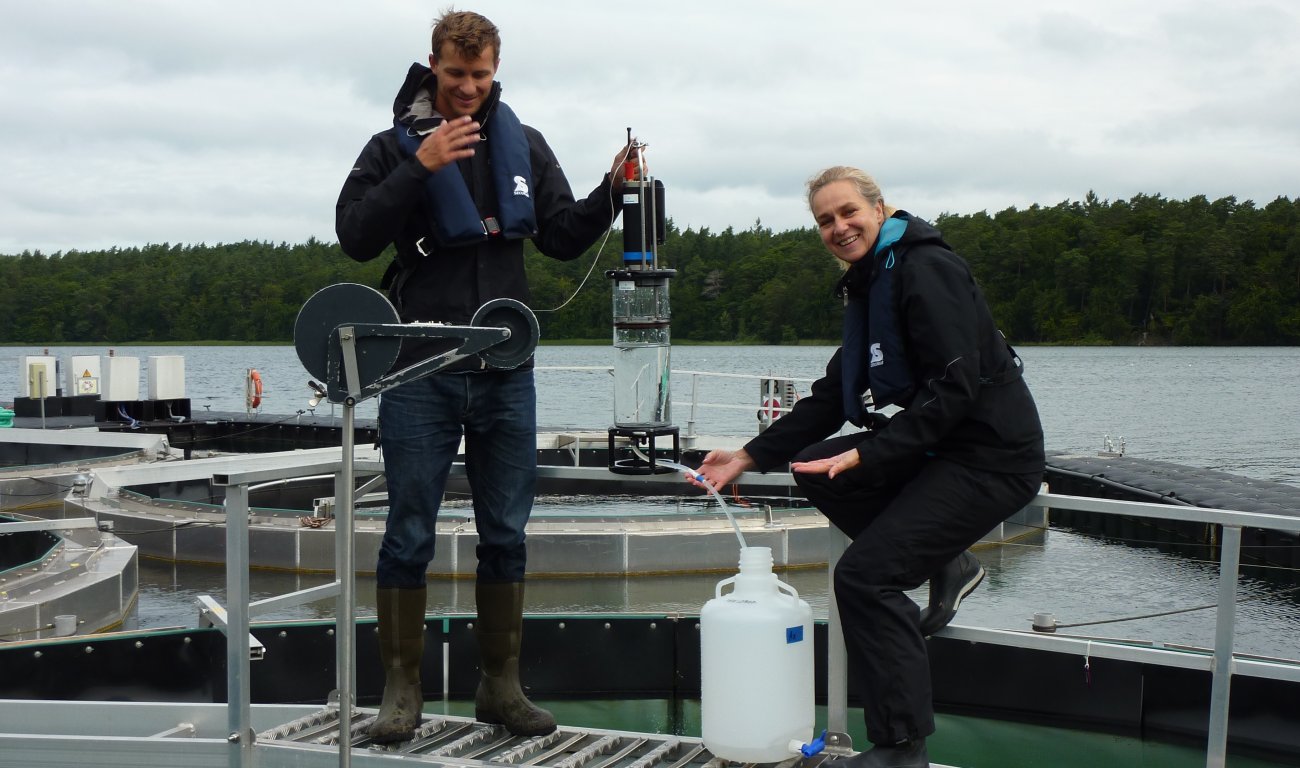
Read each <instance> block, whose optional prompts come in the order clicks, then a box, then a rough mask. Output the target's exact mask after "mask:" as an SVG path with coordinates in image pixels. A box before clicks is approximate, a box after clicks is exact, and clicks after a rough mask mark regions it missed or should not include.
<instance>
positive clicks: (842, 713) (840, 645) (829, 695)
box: [826, 525, 849, 748]
mask: <svg viewBox="0 0 1300 768" xmlns="http://www.w3.org/2000/svg"><path fill="white" fill-rule="evenodd" d="M826 532H827V534H828V535H829V536H830V539H829V541H828V543H827V558H826V578H827V582H828V585H827V586H828V588H827V590H826V594H827V601H826V603H827V607H826V611H827V616H826V730H827V732H828V734H847V733H848V732H849V729H848V723H849V655H848V650H847V649H846V648H845V645H844V630H843V628H842V627H841V626H840V609H839V604H838V603H837V602H836V601H835V565H836V563H838V562H839V560H840V555H842V554H844V550H846V549H848V546H849V537H848V536H845V535H844V534H843V533H842V532H841V531H840V529H839V528H836V527H835V526H833V525H831V526H827V528H826ZM827 738H830V737H829V735H828V737H827ZM837 746H842V747H846V748H847V747H848V746H849V745H848V744H842V745H837Z"/></svg>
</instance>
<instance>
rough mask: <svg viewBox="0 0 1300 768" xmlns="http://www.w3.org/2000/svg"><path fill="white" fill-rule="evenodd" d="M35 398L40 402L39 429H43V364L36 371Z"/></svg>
mask: <svg viewBox="0 0 1300 768" xmlns="http://www.w3.org/2000/svg"><path fill="white" fill-rule="evenodd" d="M36 389H37V392H36V398H37V399H38V400H40V403H41V429H45V366H41V368H40V370H38V371H37V372H36Z"/></svg>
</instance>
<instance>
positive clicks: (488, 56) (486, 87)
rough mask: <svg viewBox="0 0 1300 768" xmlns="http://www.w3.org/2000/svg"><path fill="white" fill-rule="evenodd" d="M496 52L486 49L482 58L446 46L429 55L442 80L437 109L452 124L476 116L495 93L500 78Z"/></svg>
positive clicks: (480, 53) (436, 101) (430, 66)
mask: <svg viewBox="0 0 1300 768" xmlns="http://www.w3.org/2000/svg"><path fill="white" fill-rule="evenodd" d="M496 54H497V52H496V49H495V48H493V47H490V46H489V47H485V48H483V49H482V50H481V51H479V54H478V56H467V55H465V54H464V53H463V52H461V51H460V50H459V49H457V48H456V46H455V44H453V43H451V42H446V43H443V44H442V51H441V52H440V53H438V54H432V53H431V54H429V68H430V69H432V70H433V74H434V75H436V76H437V78H438V92H437V93H436V94H434V98H433V106H434V108H435V109H437V110H438V112H439V113H440V114H441V115H442V116H443V117H445V118H447V119H448V120H454V119H455V118H458V117H464V116H466V115H469V116H473V115H474V113H476V112H478V110H479V107H481V106H483V102H484V101H485V100H486V99H487V96H488V92H489V91H491V89H492V78H494V77H496V74H497V58H496Z"/></svg>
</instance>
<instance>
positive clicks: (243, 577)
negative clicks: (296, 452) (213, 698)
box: [226, 485, 256, 768]
mask: <svg viewBox="0 0 1300 768" xmlns="http://www.w3.org/2000/svg"><path fill="white" fill-rule="evenodd" d="M248 597H249V596H248V486H247V485H234V486H230V487H228V488H226V606H227V608H226V711H227V725H228V730H229V733H230V735H229V737H228V738H229V741H230V752H229V763H230V766H231V768H247V767H248V766H251V765H252V764H253V740H254V739H255V738H256V737H255V735H254V734H253V727H252V720H253V718H252V704H251V701H252V691H251V688H252V671H251V669H250V668H249V664H250V660H249V656H248Z"/></svg>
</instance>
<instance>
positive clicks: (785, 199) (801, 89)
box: [0, 0, 1300, 253]
mask: <svg viewBox="0 0 1300 768" xmlns="http://www.w3.org/2000/svg"><path fill="white" fill-rule="evenodd" d="M445 5H446V3H445V2H444V3H438V2H407V1H405V0H366V1H365V2H347V3H343V2H337V3H335V2H328V3H327V2H298V1H293V2H282V1H281V0H258V1H257V2H252V1H247V0H221V2H207V1H203V0H190V1H186V2H182V1H181V0H174V1H171V2H162V1H159V0H112V1H111V2H89V1H78V0H71V1H69V2H17V1H16V0H0V98H2V99H3V109H2V110H0V253H17V252H21V251H23V250H25V249H32V250H35V249H40V250H42V251H45V252H47V253H48V252H53V251H60V250H69V249H83V250H84V249H92V248H103V247H109V246H114V245H117V246H132V245H143V244H145V243H161V242H171V243H177V242H182V243H198V242H207V243H216V242H231V241H240V240H270V241H275V242H280V241H287V242H290V243H297V242H302V241H304V240H306V239H307V238H308V237H312V236H314V237H316V238H319V239H321V240H326V241H334V240H335V239H336V238H335V235H334V202H335V199H336V196H337V194H338V190H339V186H340V185H341V183H342V181H343V179H344V176H345V175H346V173H347V171H348V169H349V168H351V166H352V161H353V159H354V158H355V157H356V155H357V153H358V152H359V151H360V149H361V147H362V146H363V145H364V144H365V142H366V140H367V138H368V137H369V136H370V135H371V134H372V133H375V132H377V131H379V130H381V129H383V128H385V127H387V126H388V125H390V124H391V119H392V114H391V109H392V106H391V105H392V100H393V96H394V94H395V93H396V90H397V88H398V86H399V85H400V83H401V81H402V77H403V75H404V73H405V71H406V68H407V67H408V66H409V64H410V63H411V62H412V61H416V60H419V61H424V60H425V59H426V57H427V53H428V45H429V43H428V36H429V28H430V26H431V23H432V21H433V18H434V17H435V16H436V15H437V13H438V10H439V9H440V8H442V7H444V6H445ZM458 7H461V8H466V9H470V10H477V11H479V12H481V13H484V14H485V15H487V16H488V17H489V18H491V19H492V20H493V21H494V22H495V23H496V24H497V25H498V26H499V27H500V28H501V33H502V37H503V44H502V51H501V67H500V69H499V71H498V73H497V76H498V80H499V81H500V82H501V84H502V86H503V89H504V91H503V96H504V99H505V100H506V101H507V102H508V103H510V104H511V106H512V107H514V109H515V111H516V112H517V113H518V114H519V115H520V117H521V119H523V121H524V122H526V123H529V124H531V125H533V126H535V127H537V128H538V129H539V130H541V131H542V132H543V133H544V134H545V135H546V137H547V139H548V141H549V142H550V144H551V146H552V147H553V148H554V149H555V152H556V154H557V155H558V156H559V158H560V160H561V162H562V163H563V165H564V168H565V171H566V173H567V174H568V177H569V181H570V183H571V184H572V185H573V187H574V190H575V192H577V193H578V194H579V195H583V194H585V193H586V192H587V191H589V190H590V189H591V188H592V187H593V186H594V185H595V184H596V182H597V181H598V179H599V176H600V174H601V173H603V172H604V170H606V169H607V168H608V167H609V164H610V161H611V159H612V157H613V154H614V152H615V151H616V149H617V148H618V147H619V146H620V144H621V142H622V140H623V138H624V135H625V128H626V127H627V126H631V127H632V129H633V132H634V133H635V134H636V135H637V136H638V137H639V138H641V139H642V140H644V141H647V142H649V145H650V147H649V149H648V151H647V158H648V159H649V161H650V163H651V166H652V170H653V172H654V174H655V175H656V176H657V177H658V178H660V179H661V180H663V182H664V184H665V185H666V186H667V194H668V197H667V209H668V214H669V216H671V217H672V219H673V220H674V221H675V222H676V223H677V225H678V226H680V227H682V228H686V227H693V228H697V229H698V228H700V227H709V228H710V229H712V230H714V231H718V230H721V229H723V228H725V227H728V226H731V227H734V228H736V229H737V230H744V229H748V228H750V227H751V226H752V225H753V224H754V222H755V221H756V220H761V221H762V223H763V225H764V226H768V227H771V228H773V229H776V230H785V229H790V228H794V227H801V226H805V225H808V224H810V217H809V215H808V212H807V208H806V205H805V203H804V201H803V184H804V182H805V181H806V180H807V178H808V177H809V176H810V175H812V174H813V173H814V172H815V171H817V170H820V169H821V168H823V167H825V166H827V165H833V164H841V163H842V164H849V165H857V166H859V167H862V168H864V169H865V170H867V171H868V172H870V173H872V174H874V175H875V176H876V177H877V179H878V180H879V182H880V183H881V186H882V187H883V189H884V191H885V196H886V199H887V200H888V201H889V202H891V203H893V204H895V205H898V206H900V207H903V208H906V209H908V210H910V211H912V212H913V213H915V214H917V215H920V216H923V217H925V218H931V219H932V218H933V217H935V216H937V215H938V214H940V213H943V212H951V213H973V212H977V211H981V210H987V211H989V212H996V211H998V210H1002V209H1003V208H1006V207H1008V206H1017V207H1024V206H1027V205H1030V204H1033V203H1039V204H1043V205H1054V204H1056V203H1059V202H1061V201H1062V200H1067V199H1069V200H1078V199H1081V198H1083V197H1084V196H1085V195H1086V194H1087V193H1088V191H1089V190H1093V191H1095V192H1096V194H1097V195H1098V196H1100V197H1102V198H1104V199H1117V198H1129V197H1131V196H1133V195H1134V194H1137V193H1148V194H1161V195H1164V196H1166V197H1170V198H1186V197H1189V196H1191V195H1196V194H1204V195H1207V196H1209V197H1210V198H1211V199H1214V198H1217V197H1222V196H1225V195H1236V196H1237V198H1238V199H1239V200H1246V199H1252V200H1255V201H1256V202H1257V203H1260V204H1264V203H1267V202H1268V201H1270V200H1272V199H1274V198H1275V197H1277V196H1279V195H1284V196H1287V197H1290V198H1293V199H1294V198H1295V197H1297V196H1300V5H1298V4H1297V3H1295V2H1294V0H1261V1H1260V2H1251V0H1245V2H1230V3H1223V2H1213V3H1211V2H1198V1H1195V0H1144V1H1143V2H1136V1H1135V0H1134V1H1132V2H1120V1H1118V0H1092V1H1091V2H1086V3H1083V2H1070V3H1063V2H1050V1H1049V2H1044V1H1043V0H991V2H985V3H972V2H969V1H966V2H952V3H949V2H902V1H896V2H869V1H868V0H834V1H826V2H795V1H794V0H789V1H787V2H776V1H775V0H735V1H732V0H725V1H713V2H711V1H709V0H693V1H688V2H682V1H680V0H653V2H643V3H632V2H617V1H616V0H601V1H599V2H577V1H576V0H569V1H566V0H546V1H545V2H540V1H538V0H482V2H477V3H473V4H470V3H463V2H462V3H459V4H458Z"/></svg>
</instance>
